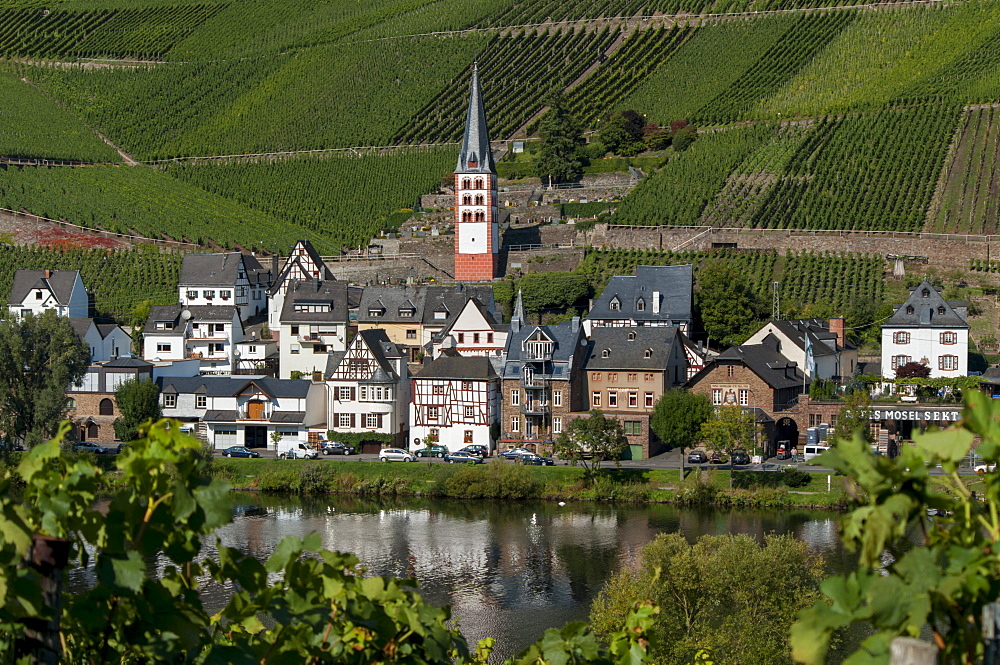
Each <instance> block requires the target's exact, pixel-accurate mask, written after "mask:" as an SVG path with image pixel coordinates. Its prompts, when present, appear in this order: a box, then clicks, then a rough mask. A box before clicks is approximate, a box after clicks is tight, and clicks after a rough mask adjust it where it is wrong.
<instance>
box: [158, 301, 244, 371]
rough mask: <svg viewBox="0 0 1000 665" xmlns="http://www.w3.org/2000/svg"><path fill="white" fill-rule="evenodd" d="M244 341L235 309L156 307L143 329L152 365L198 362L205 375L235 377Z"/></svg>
mask: <svg viewBox="0 0 1000 665" xmlns="http://www.w3.org/2000/svg"><path fill="white" fill-rule="evenodd" d="M243 338H244V333H243V323H242V322H241V320H240V314H239V310H238V309H237V308H236V307H235V306H229V307H214V306H205V305H202V306H193V305H192V306H184V305H156V306H153V307H152V308H151V309H150V313H149V319H147V320H146V326H145V328H144V329H143V341H144V343H143V359H144V360H146V361H148V362H154V363H160V362H165V361H178V360H193V359H197V360H198V361H199V362H200V365H201V373H202V374H231V373H232V371H233V367H234V349H235V345H236V344H238V343H239V342H242V341H243Z"/></svg>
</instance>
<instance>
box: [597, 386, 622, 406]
mask: <svg viewBox="0 0 1000 665" xmlns="http://www.w3.org/2000/svg"><path fill="white" fill-rule="evenodd" d="M598 394H600V393H598ZM598 401H600V400H598ZM596 406H599V405H596ZM608 408H609V409H615V408H618V393H616V392H615V391H613V390H609V391H608Z"/></svg>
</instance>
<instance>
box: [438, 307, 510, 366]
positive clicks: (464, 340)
mask: <svg viewBox="0 0 1000 665" xmlns="http://www.w3.org/2000/svg"><path fill="white" fill-rule="evenodd" d="M496 316H499V315H496ZM509 330H510V326H509V325H507V324H505V323H497V322H496V318H495V316H494V315H493V314H491V313H490V312H489V311H487V309H486V308H485V307H484V306H483V305H481V304H480V302H479V301H478V300H476V299H475V298H469V299H468V300H466V301H465V306H464V307H463V308H462V311H461V312H459V314H458V316H456V317H454V318H453V320H452V322H451V324H450V325H449V326H447V327H446V328H445V329H444V330H442V331H441V332H440V333H438V334H436V335H434V337H433V339H432V340H431V343H432V352H433V356H434V358H439V357H441V356H442V355H458V356H463V357H467V356H485V357H499V356H500V355H501V354H502V353H503V349H504V347H505V346H506V345H507V333H508V331H509Z"/></svg>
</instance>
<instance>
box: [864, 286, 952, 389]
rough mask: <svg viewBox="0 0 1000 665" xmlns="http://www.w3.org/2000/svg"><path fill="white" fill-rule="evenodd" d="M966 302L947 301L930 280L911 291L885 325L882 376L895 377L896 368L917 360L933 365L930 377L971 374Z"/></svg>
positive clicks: (883, 331)
mask: <svg viewBox="0 0 1000 665" xmlns="http://www.w3.org/2000/svg"><path fill="white" fill-rule="evenodd" d="M967 317H968V306H967V304H966V303H965V301H949V300H945V299H944V298H943V297H942V296H941V293H940V291H939V290H938V289H937V288H936V287H934V286H933V285H931V284H930V283H929V282H922V283H921V284H920V285H919V286H917V287H915V288H914V289H912V290H911V291H910V297H909V298H907V299H906V302H905V303H903V304H902V305H897V306H896V308H895V312H894V313H893V315H892V316H891V317H889V319H888V320H886V321H885V323H883V324H882V376H884V377H886V378H892V377H895V376H896V368H898V367H902V366H903V365H906V364H908V363H911V362H917V363H920V364H922V365H926V366H927V367H929V368H930V370H931V373H930V376H931V378H938V377H957V376H965V375H967V374H968V373H969V322H968V318H967Z"/></svg>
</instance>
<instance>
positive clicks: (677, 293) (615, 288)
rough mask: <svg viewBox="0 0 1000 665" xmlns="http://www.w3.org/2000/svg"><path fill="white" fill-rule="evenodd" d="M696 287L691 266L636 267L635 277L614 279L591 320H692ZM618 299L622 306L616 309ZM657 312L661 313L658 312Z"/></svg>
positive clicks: (595, 302) (602, 295) (597, 303)
mask: <svg viewBox="0 0 1000 665" xmlns="http://www.w3.org/2000/svg"><path fill="white" fill-rule="evenodd" d="M693 284H694V273H693V271H692V267H691V265H690V264H687V265H679V266H636V268H635V276H634V277H627V276H620V277H612V278H611V279H610V281H608V285H607V286H606V287H604V291H602V292H601V295H600V296H599V297H597V298H596V299H595V300H594V304H593V306H592V307H591V308H590V314H589V315H588V316H587V318H588V319H591V320H594V319H601V320H606V319H633V320H635V321H690V320H691V319H692V317H693V313H692V295H691V293H692V286H693ZM615 299H617V300H618V302H619V303H620V305H619V307H618V309H615V310H613V309H611V302H612V300H615ZM657 301H658V302H657ZM640 302H641V305H640ZM640 307H641V309H640ZM657 309H658V310H659V311H655V310H657Z"/></svg>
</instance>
